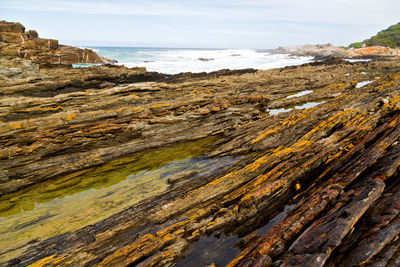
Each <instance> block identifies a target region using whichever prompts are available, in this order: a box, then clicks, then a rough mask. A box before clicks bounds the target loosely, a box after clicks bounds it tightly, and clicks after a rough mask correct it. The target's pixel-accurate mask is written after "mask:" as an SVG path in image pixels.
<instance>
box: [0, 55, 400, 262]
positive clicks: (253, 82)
mask: <svg viewBox="0 0 400 267" xmlns="http://www.w3.org/2000/svg"><path fill="white" fill-rule="evenodd" d="M0 63H1V64H3V65H4V66H7V67H6V68H4V69H6V71H3V73H2V74H1V75H2V76H1V80H0V86H1V87H0V99H1V101H0V103H1V104H0V121H1V122H0V142H1V146H0V147H1V148H0V165H1V172H0V195H1V199H0V200H1V202H0V203H1V204H2V205H1V206H0V208H1V209H2V211H7V210H8V209H12V208H13V205H14V202H13V201H15V197H14V196H15V195H13V194H17V193H18V192H20V191H21V190H28V189H29V188H30V187H32V186H37V187H39V188H40V185H41V183H49V182H51V181H52V180H54V181H55V180H56V179H59V177H60V176H61V177H63V176H64V175H67V176H65V177H67V178H63V180H62V181H63V183H60V184H58V185H59V186H60V187H62V186H63V185H64V184H65V186H67V185H68V181H69V180H68V177H71V179H72V177H76V175H75V172H77V171H84V170H87V169H88V168H93V167H95V166H103V164H106V163H107V162H110V161H111V160H116V159H118V158H121V157H124V156H128V155H130V154H132V153H135V152H140V151H146V150H149V149H152V148H163V147H166V146H167V145H171V144H176V143H180V142H185V141H191V140H199V139H201V138H203V137H207V136H218V138H215V139H213V140H212V141H209V142H210V146H212V149H211V150H207V152H204V153H205V154H203V157H228V156H229V157H237V156H239V157H240V158H238V160H237V161H236V162H235V163H233V164H230V165H227V166H225V167H222V168H218V170H217V171H215V172H212V173H206V172H204V173H202V172H199V171H197V170H189V171H186V172H182V173H180V174H179V175H176V176H173V177H169V178H168V179H166V182H167V183H169V185H170V186H169V187H168V188H167V189H166V190H164V191H162V192H160V193H157V194H156V195H151V196H149V197H146V198H144V199H141V200H140V201H139V202H138V203H135V204H133V205H131V206H129V207H128V208H125V209H123V210H122V211H119V212H118V213H116V214H113V215H111V216H109V217H107V218H106V219H101V220H100V221H97V222H95V223H93V224H89V225H87V226H85V227H83V228H81V229H78V230H71V231H69V232H63V233H61V234H58V235H54V236H52V237H50V238H42V239H41V238H37V239H32V240H30V241H28V242H27V243H26V244H24V245H22V246H21V247H22V249H21V248H20V250H21V251H20V252H18V253H16V252H15V251H7V252H6V253H3V255H0V256H1V257H0V259H1V263H2V264H3V265H6V266H7V265H11V266H26V265H29V264H34V266H60V265H62V266H124V265H131V266H168V265H175V264H178V265H179V264H181V265H184V264H187V265H188V264H190V265H192V266H206V265H210V264H212V263H216V264H217V265H218V264H221V262H222V263H223V264H225V263H227V262H229V263H228V265H229V266H299V265H303V266H355V265H357V266H371V265H373V264H375V265H377V266H396V263H398V262H399V258H400V257H399V255H400V254H399V253H400V249H399V241H398V234H399V232H400V226H399V225H400V223H399V211H400V209H399V203H398V202H399V192H400V186H399V179H398V178H399V174H398V167H399V166H400V153H399V152H400V148H399V145H398V142H399V139H400V127H399V126H400V106H399V105H400V90H399V88H400V74H399V72H400V62H399V61H398V60H396V59H392V60H383V61H382V60H376V61H373V62H357V63H351V62H346V61H342V60H340V59H334V60H332V59H331V60H328V61H325V62H316V63H311V64H305V65H302V66H295V67H287V68H283V69H273V70H267V71H255V70H243V71H219V72H214V73H209V74H205V73H203V74H191V73H185V74H180V75H163V74H158V73H149V72H146V71H145V69H142V68H136V69H135V68H134V69H127V68H124V67H115V66H95V67H90V68H85V69H72V68H71V67H70V66H49V65H42V64H35V63H31V62H29V61H24V60H20V59H15V60H11V61H10V60H8V59H3V60H2V61H0ZM372 80H373V81H374V82H372V83H369V84H366V85H364V86H361V87H358V86H357V84H358V83H359V82H363V81H372ZM308 103H317V104H316V105H312V107H309V106H307V105H306V104H308ZM299 107H300V108H299ZM277 109H279V110H284V112H280V113H276V115H273V114H275V113H274V112H273V111H274V110H277ZM114 166H118V164H116V165H114ZM68 175H69V176H68ZM199 176H200V178H196V179H194V178H193V177H199ZM165 187H167V186H165ZM42 219H44V218H42ZM32 223H35V222H32ZM210 246H212V248H214V249H210ZM222 248H223V249H222ZM214 250H218V251H219V252H220V253H219V254H218V253H211V252H214ZM193 251H198V253H210V257H207V255H203V256H202V255H198V256H196V258H195V259H196V260H193V261H191V260H190V255H193V253H194V252H193ZM211 254H212V255H211ZM8 255H12V256H8ZM185 256H186V258H185V259H184V260H183V257H185ZM213 257H214V258H213ZM215 257H221V259H224V260H218V259H216V258H215ZM213 259H214V260H213Z"/></svg>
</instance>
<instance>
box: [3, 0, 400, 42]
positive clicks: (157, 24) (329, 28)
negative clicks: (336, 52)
mask: <svg viewBox="0 0 400 267" xmlns="http://www.w3.org/2000/svg"><path fill="white" fill-rule="evenodd" d="M399 14H400V1H399V0H380V1H376V0H374V1H372V0H330V1H320V0H319V1H318V0H297V1H296V0H285V1H282V0H264V1H262V0H247V1H245V0H214V1H213V0H202V1H198V0H196V1H193V0H186V1H178V0H156V1H152V0H147V1H145V0H135V1H122V0H113V1H112V0H98V1H94V0H84V1H76V0H71V1H68V0H58V1H49V0H37V1H33V0H0V19H5V20H7V21H19V22H21V23H22V24H24V25H25V27H26V28H27V29H35V30H37V31H38V33H39V35H40V36H41V37H43V38H54V39H58V40H60V42H61V43H63V44H70V45H82V46H85V45H86V46H94V45H99V46H158V47H210V48H261V49H262V48H274V47H277V46H281V45H299V44H316V43H328V42H330V43H333V44H335V45H347V44H349V43H351V42H356V41H362V40H364V39H366V38H367V37H369V36H371V35H373V34H375V33H376V32H378V31H379V30H382V29H384V28H386V27H388V26H390V25H392V24H395V23H397V22H400V16H399Z"/></svg>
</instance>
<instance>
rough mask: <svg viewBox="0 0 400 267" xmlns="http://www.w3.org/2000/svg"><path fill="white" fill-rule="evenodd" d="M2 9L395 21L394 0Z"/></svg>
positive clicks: (44, 0)
mask: <svg viewBox="0 0 400 267" xmlns="http://www.w3.org/2000/svg"><path fill="white" fill-rule="evenodd" d="M2 2H3V3H2V8H7V9H16V10H32V11H57V12H74V13H83V14H112V15H136V16H186V17H188V16H189V17H190V16H198V17H203V18H209V19H217V20H224V19H225V20H226V19H230V20H238V21H268V20H269V21H271V20H279V21H285V22H300V23H307V22H309V23H330V24H335V23H340V24H352V25H385V24H390V23H392V22H393V21H395V20H396V19H397V18H398V14H399V13H400V4H398V0H396V1H394V0H381V1H375V0H374V1H371V0H355V1H348V0H331V1H320V0H302V1H299V0H286V1H281V0H279V1H278V0H264V1H263V0H248V1H245V0H230V1H228V0H214V1H211V0H204V1H201V2H198V1H177V0H172V1H171V0H170V1H166V0H164V1H161V0H157V1H154V0H153V1H143V0H139V1H120V0H119V1H105V0H103V1H93V0H86V1H74V0H72V1H65V0H60V1H49V0H38V1H32V0H3V1H2Z"/></svg>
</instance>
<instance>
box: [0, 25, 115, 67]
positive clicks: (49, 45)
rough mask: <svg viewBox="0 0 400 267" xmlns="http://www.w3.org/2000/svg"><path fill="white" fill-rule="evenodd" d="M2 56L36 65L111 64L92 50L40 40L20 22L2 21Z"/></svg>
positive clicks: (0, 52)
mask: <svg viewBox="0 0 400 267" xmlns="http://www.w3.org/2000/svg"><path fill="white" fill-rule="evenodd" d="M0 56H8V57H10V58H13V57H19V58H23V59H27V60H30V61H33V62H36V63H110V62H111V60H109V59H106V58H102V57H99V56H98V55H97V54H96V53H95V52H94V51H93V50H91V49H81V48H77V47H72V46H66V45H59V44H58V41H57V40H54V39H43V38H39V35H38V33H37V32H36V31H35V30H29V31H25V27H24V26H23V25H22V24H21V23H18V22H16V23H15V22H6V21H4V20H2V21H0Z"/></svg>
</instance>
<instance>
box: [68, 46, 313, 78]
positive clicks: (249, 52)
mask: <svg viewBox="0 0 400 267" xmlns="http://www.w3.org/2000/svg"><path fill="white" fill-rule="evenodd" d="M89 48H91V49H93V50H94V51H96V52H97V53H98V54H99V55H100V56H102V57H106V58H110V59H114V60H117V61H118V64H120V65H125V66H127V67H129V68H131V67H146V69H147V71H156V72H160V73H166V74H177V73H181V72H211V71H216V70H220V69H245V68H254V69H262V70H265V69H271V68H280V67H285V66H290V65H300V64H303V63H307V62H311V61H312V59H313V57H296V56H290V55H286V54H271V53H268V52H266V51H262V50H253V49H193V48H148V47H89ZM76 66H82V65H79V64H77V65H75V67H76Z"/></svg>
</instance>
